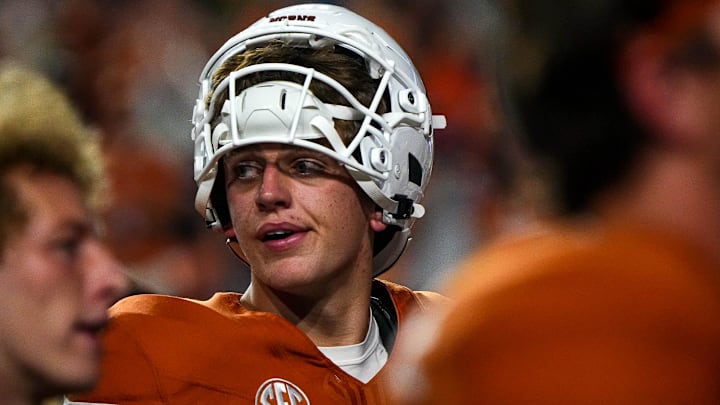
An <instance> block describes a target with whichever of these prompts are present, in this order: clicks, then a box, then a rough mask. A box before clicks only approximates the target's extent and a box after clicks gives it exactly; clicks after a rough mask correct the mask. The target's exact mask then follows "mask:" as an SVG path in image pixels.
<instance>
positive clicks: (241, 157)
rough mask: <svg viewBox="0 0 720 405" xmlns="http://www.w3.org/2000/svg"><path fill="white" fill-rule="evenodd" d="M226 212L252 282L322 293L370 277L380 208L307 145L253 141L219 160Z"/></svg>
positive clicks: (334, 164)
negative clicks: (246, 263) (221, 168)
mask: <svg viewBox="0 0 720 405" xmlns="http://www.w3.org/2000/svg"><path fill="white" fill-rule="evenodd" d="M224 162H225V164H224V170H225V179H226V190H227V198H228V205H229V209H230V216H231V219H232V223H233V228H234V231H235V236H236V237H237V239H238V242H239V245H240V246H241V248H242V250H243V253H244V255H245V256H246V258H247V260H248V262H249V263H250V265H251V267H252V270H253V283H258V282H259V283H262V284H263V285H265V286H267V287H268V288H271V289H274V290H278V291H286V292H292V293H293V294H309V295H317V294H324V293H326V292H327V291H328V290H330V289H332V288H333V286H334V285H339V284H342V283H344V280H346V279H347V277H362V278H363V279H366V280H367V279H369V278H370V277H371V274H372V256H373V252H372V240H373V237H372V235H373V232H377V231H381V230H383V229H385V224H383V223H382V220H381V219H382V218H381V213H380V212H377V211H376V210H375V206H374V204H373V203H372V201H370V199H369V198H367V197H366V196H364V194H362V192H361V191H360V190H359V188H358V186H357V184H356V183H355V181H354V180H353V179H352V178H351V177H350V175H349V174H348V172H347V170H346V169H345V168H344V167H343V166H341V165H339V164H338V163H337V161H335V160H334V159H333V158H331V157H329V156H327V155H324V154H322V153H319V152H315V151H311V150H309V149H306V148H301V147H296V146H288V145H283V144H270V143H266V144H258V145H253V146H248V147H244V148H242V149H239V150H236V151H234V152H232V153H230V154H228V155H227V156H226V157H225V159H224Z"/></svg>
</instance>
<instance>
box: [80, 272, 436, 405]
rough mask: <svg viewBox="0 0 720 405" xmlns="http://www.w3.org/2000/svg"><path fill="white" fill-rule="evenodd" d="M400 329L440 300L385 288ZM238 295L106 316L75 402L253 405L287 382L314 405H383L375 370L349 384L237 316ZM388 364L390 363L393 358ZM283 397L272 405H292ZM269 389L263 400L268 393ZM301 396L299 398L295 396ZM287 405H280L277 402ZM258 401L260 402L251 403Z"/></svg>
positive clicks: (305, 348) (256, 317) (275, 325)
mask: <svg viewBox="0 0 720 405" xmlns="http://www.w3.org/2000/svg"><path fill="white" fill-rule="evenodd" d="M383 283H384V284H385V286H386V287H387V288H388V290H389V291H390V293H391V296H392V299H393V301H394V304H395V307H396V310H397V312H398V323H399V325H400V327H402V322H403V320H404V319H405V317H406V315H407V313H408V312H409V311H412V310H414V308H416V307H420V308H424V307H425V306H426V305H432V304H433V303H434V302H436V301H437V302H439V300H441V299H442V298H441V297H440V296H439V295H437V294H436V293H430V292H413V291H410V290H409V289H407V288H405V287H402V286H399V285H396V284H392V283H389V282H383ZM240 296H241V295H240V294H237V293H218V294H215V295H214V296H213V297H212V298H211V299H209V300H207V301H196V300H190V299H184V298H177V297H170V296H162V295H136V296H131V297H128V298H126V299H124V300H122V301H120V302H118V303H117V304H116V305H115V306H113V308H111V326H110V328H109V329H108V330H107V333H106V335H105V342H106V348H107V350H106V355H105V357H104V359H103V364H102V379H101V382H100V384H99V385H98V386H97V387H96V389H95V390H94V391H93V392H90V393H86V394H82V395H79V396H77V397H73V398H71V399H72V400H73V401H87V402H106V403H116V404H172V405H177V404H255V403H256V395H257V394H258V391H259V389H260V387H261V386H262V385H263V383H264V382H266V381H268V380H270V379H273V378H276V379H282V380H285V381H287V382H290V383H292V384H294V385H295V386H296V387H298V388H299V389H300V390H302V392H304V393H305V394H306V395H307V399H308V400H309V401H310V403H312V404H313V405H320V404H384V403H386V402H385V393H384V388H383V387H384V386H385V384H382V383H381V380H382V379H383V378H384V373H383V371H381V372H380V374H378V375H377V376H376V377H375V378H374V379H373V380H371V381H370V382H368V384H363V383H361V382H360V381H358V380H355V379H354V378H352V377H351V376H349V375H348V374H346V373H345V372H343V371H342V370H341V369H340V368H339V367H337V366H336V365H334V364H333V363H332V362H331V361H330V360H329V359H327V358H326V357H325V356H323V355H322V354H321V353H320V351H319V350H318V349H317V348H316V347H315V345H314V344H313V343H312V342H311V341H310V340H309V338H308V337H307V336H306V335H304V334H303V333H302V332H301V331H300V330H299V329H297V328H296V327H295V326H294V325H292V324H291V323H289V322H287V321H286V320H285V319H283V318H281V317H279V316H276V315H273V314H269V313H262V312H253V311H250V310H248V309H246V308H244V307H243V306H242V305H241V304H240V301H239V298H240ZM391 357H392V355H391ZM280 389H281V391H280V392H281V393H283V395H287V396H288V397H287V398H284V399H283V398H281V399H277V400H275V402H270V403H272V404H276V403H277V404H282V403H288V404H291V403H292V404H297V405H302V404H306V402H303V401H300V400H299V399H298V400H297V401H296V402H292V401H291V400H290V396H291V395H292V393H291V392H290V391H289V390H286V391H282V389H284V388H283V386H282V384H281V386H280ZM274 392H275V391H273V390H271V391H269V392H268V395H274ZM296 398H300V397H296ZM283 401H287V402H283ZM257 403H262V402H257Z"/></svg>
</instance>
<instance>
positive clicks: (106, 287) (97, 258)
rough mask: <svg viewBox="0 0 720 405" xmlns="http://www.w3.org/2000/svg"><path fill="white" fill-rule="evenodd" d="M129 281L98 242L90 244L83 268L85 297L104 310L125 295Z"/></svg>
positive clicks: (104, 247)
mask: <svg viewBox="0 0 720 405" xmlns="http://www.w3.org/2000/svg"><path fill="white" fill-rule="evenodd" d="M129 289H130V280H129V279H128V278H127V276H126V275H125V273H124V272H123V270H122V266H121V265H120V263H119V262H118V260H117V259H116V258H115V256H113V255H112V253H110V251H109V250H108V248H107V247H106V246H105V245H103V244H102V243H101V242H100V241H93V242H91V246H90V248H89V251H88V259H87V261H86V268H85V296H86V299H87V300H88V301H90V302H92V303H101V304H102V305H104V306H105V307H106V308H108V307H110V306H111V305H112V304H113V303H115V301H117V300H118V299H119V298H120V297H122V296H123V295H124V294H126V293H127V292H128V291H129Z"/></svg>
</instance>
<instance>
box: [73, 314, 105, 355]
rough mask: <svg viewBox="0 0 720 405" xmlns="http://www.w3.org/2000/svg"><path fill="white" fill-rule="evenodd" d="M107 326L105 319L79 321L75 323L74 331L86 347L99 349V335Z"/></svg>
mask: <svg viewBox="0 0 720 405" xmlns="http://www.w3.org/2000/svg"><path fill="white" fill-rule="evenodd" d="M107 325H108V321H107V319H97V320H80V321H78V322H76V323H75V331H76V333H77V334H78V335H79V336H80V337H81V338H82V339H83V340H84V341H86V342H87V344H88V345H91V346H93V347H95V348H99V346H100V340H101V339H100V334H101V333H102V332H103V331H104V330H105V328H106V327H107Z"/></svg>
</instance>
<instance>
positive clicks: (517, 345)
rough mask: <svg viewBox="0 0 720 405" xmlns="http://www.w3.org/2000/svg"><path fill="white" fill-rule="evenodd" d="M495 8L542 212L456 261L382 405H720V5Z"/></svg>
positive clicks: (683, 0) (408, 341)
mask: <svg viewBox="0 0 720 405" xmlns="http://www.w3.org/2000/svg"><path fill="white" fill-rule="evenodd" d="M511 6H512V7H511V8H510V9H509V12H510V13H511V14H510V15H512V16H514V18H513V20H514V21H518V22H519V31H515V34H516V35H517V36H516V37H514V39H513V41H511V46H515V47H514V48H509V49H511V50H519V49H525V50H532V52H531V53H529V55H532V57H528V56H526V57H525V58H524V59H523V60H522V61H519V60H513V61H512V62H513V65H511V66H508V69H514V68H529V67H531V66H529V64H531V63H535V62H538V63H540V66H536V67H531V68H532V69H526V70H525V72H524V75H525V76H513V77H514V78H515V79H517V81H515V80H513V81H512V82H511V84H510V85H511V86H512V87H511V91H510V93H509V94H510V95H512V96H513V98H512V99H511V102H512V103H514V104H511V105H514V106H515V107H516V112H517V116H518V118H519V120H518V122H519V123H520V125H519V126H520V129H521V133H522V136H523V138H524V140H525V141H526V145H527V147H528V150H529V151H530V152H531V153H532V154H533V155H534V156H536V157H538V159H539V162H541V164H544V165H545V164H546V165H547V166H541V167H543V168H544V170H545V171H544V172H543V174H544V175H545V176H546V177H547V180H548V183H547V184H548V185H550V186H551V188H549V190H551V193H550V195H551V196H554V197H555V200H554V201H555V202H556V203H557V205H556V208H557V213H558V214H559V216H557V217H555V219H551V220H549V221H547V222H546V223H541V224H539V225H538V226H537V227H535V228H534V229H533V230H532V231H530V230H528V231H527V233H526V234H525V235H524V236H514V237H509V238H507V239H501V240H499V241H497V242H496V243H495V244H494V245H493V246H492V247H489V248H486V249H482V250H481V251H479V252H478V253H477V254H475V255H474V256H471V257H470V258H468V259H467V260H466V261H465V262H464V264H463V266H461V268H460V269H459V273H457V274H456V275H455V277H454V280H453V281H451V282H450V283H449V285H448V286H447V288H446V289H445V290H443V292H444V293H446V294H447V295H448V296H451V297H452V298H453V303H452V306H451V308H450V309H449V310H448V311H447V312H445V313H443V314H441V315H438V317H436V318H427V317H426V318H424V319H419V320H417V321H416V325H417V326H416V328H415V329H413V332H414V333H408V334H406V335H405V337H401V338H400V343H401V345H400V348H401V350H402V353H399V354H400V355H401V356H400V357H401V359H402V360H401V361H400V360H399V361H398V363H396V364H398V366H397V367H396V368H393V370H394V372H393V373H394V375H395V380H394V381H395V382H396V383H395V384H394V385H393V388H394V392H396V393H397V395H398V400H397V403H399V404H404V403H407V404H455V403H468V402H469V403H491V404H497V403H553V404H556V403H633V404H637V403H693V404H700V403H703V404H710V403H712V404H717V403H720V1H717V0H707V1H705V0H697V1H696V0H676V1H670V0H668V1H649V0H648V1H638V0H634V1H629V0H602V1H596V2H575V3H572V4H568V3H563V4H562V5H560V4H556V2H551V1H538V0H518V1H514V2H512V4H511ZM512 13H517V14H512ZM515 39H517V41H515ZM521 41H522V42H521ZM526 55H528V54H526ZM523 63H524V64H525V65H523ZM506 73H509V72H506ZM533 76H534V77H533ZM521 78H522V79H523V80H520V79H521ZM528 79H531V80H528Z"/></svg>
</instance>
